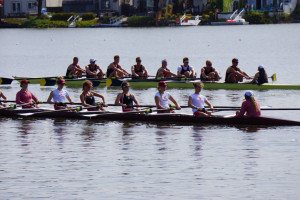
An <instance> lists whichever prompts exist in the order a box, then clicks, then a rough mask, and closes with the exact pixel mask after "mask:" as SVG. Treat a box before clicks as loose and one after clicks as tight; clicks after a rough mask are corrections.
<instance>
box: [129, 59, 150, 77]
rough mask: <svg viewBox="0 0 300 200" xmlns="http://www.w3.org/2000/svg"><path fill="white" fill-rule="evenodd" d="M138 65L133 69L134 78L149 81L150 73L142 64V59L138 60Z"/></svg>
mask: <svg viewBox="0 0 300 200" xmlns="http://www.w3.org/2000/svg"><path fill="white" fill-rule="evenodd" d="M135 60H136V65H133V66H132V67H131V73H132V77H133V78H136V79H147V77H148V71H147V69H146V67H145V66H144V65H142V64H141V62H142V60H141V58H140V57H137V58H136V59H135Z"/></svg>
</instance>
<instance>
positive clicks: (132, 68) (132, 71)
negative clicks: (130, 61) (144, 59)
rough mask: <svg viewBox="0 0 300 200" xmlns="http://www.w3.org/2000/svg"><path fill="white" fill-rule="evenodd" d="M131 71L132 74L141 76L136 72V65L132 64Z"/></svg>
mask: <svg viewBox="0 0 300 200" xmlns="http://www.w3.org/2000/svg"><path fill="white" fill-rule="evenodd" d="M131 73H132V75H134V76H139V75H138V74H137V73H135V70H134V65H132V66H131Z"/></svg>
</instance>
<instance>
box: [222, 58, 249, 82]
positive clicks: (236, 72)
mask: <svg viewBox="0 0 300 200" xmlns="http://www.w3.org/2000/svg"><path fill="white" fill-rule="evenodd" d="M238 64H239V60H238V59H237V58H233V59H232V65H231V66H230V67H228V68H227V70H226V76H225V83H238V82H243V78H246V79H251V77H250V76H249V75H248V74H247V73H246V72H243V71H242V70H241V69H240V68H239V67H238Z"/></svg>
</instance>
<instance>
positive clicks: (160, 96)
mask: <svg viewBox="0 0 300 200" xmlns="http://www.w3.org/2000/svg"><path fill="white" fill-rule="evenodd" d="M167 86H168V85H167V83H166V82H165V81H160V82H159V83H158V92H157V93H156V94H155V97H154V100H155V105H156V108H157V109H165V110H162V111H157V113H175V111H174V109H173V108H172V107H171V108H170V106H169V99H170V101H171V102H173V103H174V104H175V106H176V109H177V110H180V109H181V107H180V105H179V104H178V103H177V101H176V100H175V99H174V98H173V97H172V96H171V94H170V93H169V92H166V89H167Z"/></svg>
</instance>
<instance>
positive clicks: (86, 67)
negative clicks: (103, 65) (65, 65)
mask: <svg viewBox="0 0 300 200" xmlns="http://www.w3.org/2000/svg"><path fill="white" fill-rule="evenodd" d="M85 70H86V73H87V74H90V75H97V72H91V71H90V69H89V66H85Z"/></svg>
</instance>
